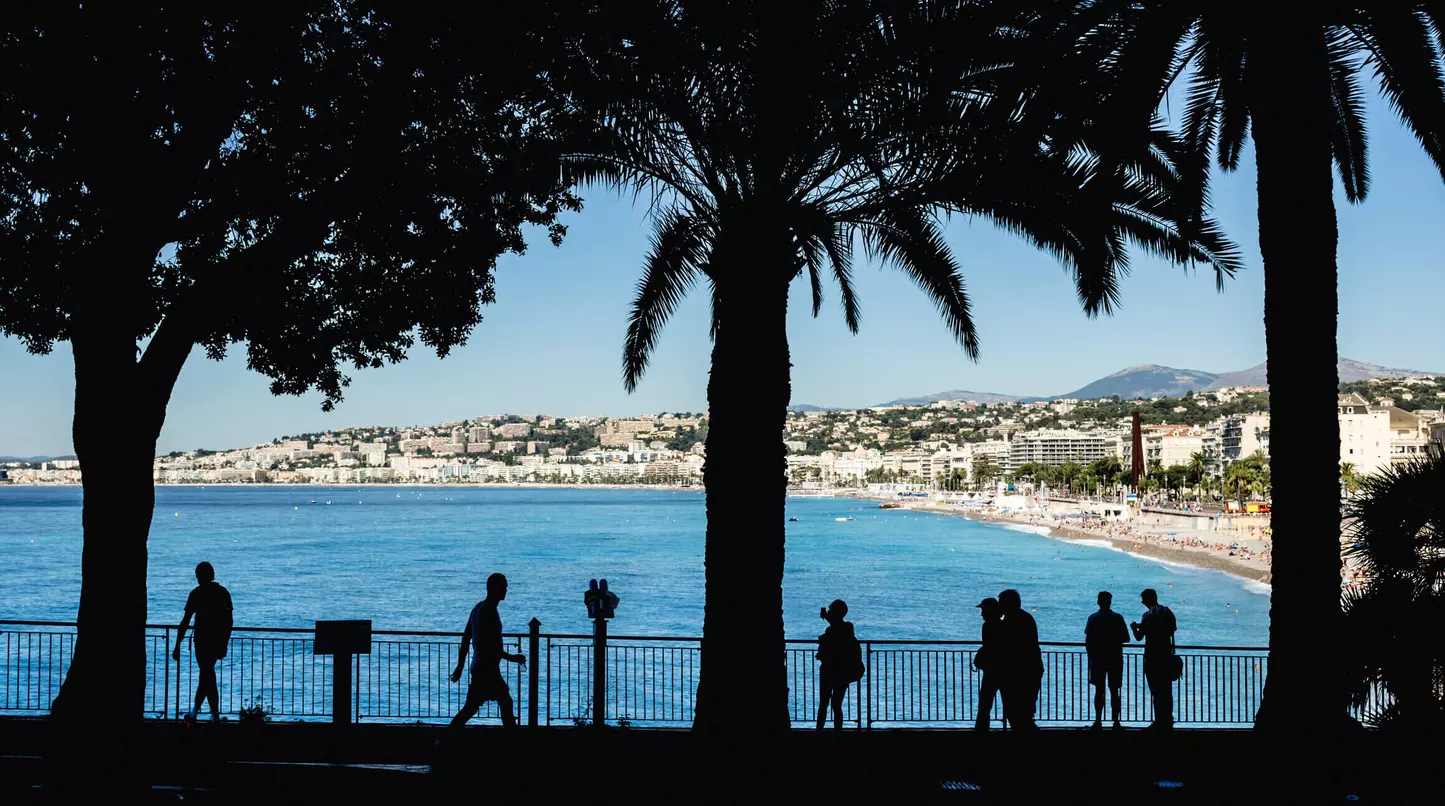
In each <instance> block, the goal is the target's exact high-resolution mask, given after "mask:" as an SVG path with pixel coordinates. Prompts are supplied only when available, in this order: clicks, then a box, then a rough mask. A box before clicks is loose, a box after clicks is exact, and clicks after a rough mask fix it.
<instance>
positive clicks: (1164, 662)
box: [1129, 588, 1179, 730]
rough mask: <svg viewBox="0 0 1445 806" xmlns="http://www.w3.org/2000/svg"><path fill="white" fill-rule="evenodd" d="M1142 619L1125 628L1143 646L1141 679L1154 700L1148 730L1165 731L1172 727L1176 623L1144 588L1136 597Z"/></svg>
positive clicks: (1155, 596) (1176, 674)
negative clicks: (1129, 628)
mask: <svg viewBox="0 0 1445 806" xmlns="http://www.w3.org/2000/svg"><path fill="white" fill-rule="evenodd" d="M1139 601H1141V602H1143V604H1144V607H1146V608H1148V609H1147V610H1145V611H1144V615H1143V616H1141V617H1140V619H1139V620H1138V621H1136V622H1134V623H1132V624H1130V625H1129V626H1130V627H1131V628H1133V630H1134V639H1135V640H1139V641H1143V642H1144V679H1145V680H1146V681H1148V683H1149V694H1150V696H1151V697H1153V698H1154V722H1153V724H1151V725H1150V726H1149V727H1151V728H1156V729H1160V730H1168V729H1170V728H1173V727H1174V681H1175V680H1177V679H1178V678H1179V674H1178V664H1177V663H1176V661H1175V658H1174V632H1175V630H1176V629H1177V628H1178V622H1177V621H1175V619H1174V611H1172V610H1170V609H1169V608H1167V607H1165V606H1164V605H1161V604H1159V594H1158V593H1157V592H1156V591H1155V590H1154V589H1153V588H1145V589H1144V591H1143V592H1142V593H1140V594H1139Z"/></svg>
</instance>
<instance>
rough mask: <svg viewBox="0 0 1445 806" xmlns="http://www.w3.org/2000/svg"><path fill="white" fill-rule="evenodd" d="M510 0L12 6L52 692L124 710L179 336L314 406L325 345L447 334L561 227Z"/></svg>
mask: <svg viewBox="0 0 1445 806" xmlns="http://www.w3.org/2000/svg"><path fill="white" fill-rule="evenodd" d="M507 9H509V10H506V11H497V13H496V14H495V15H494V16H493V17H492V18H491V19H490V20H489V24H488V26H485V27H479V26H475V25H471V24H466V25H464V26H462V28H463V29H464V32H456V31H453V30H451V29H450V28H449V27H448V26H447V25H446V24H444V21H443V22H439V21H437V20H433V19H421V18H418V17H414V16H411V13H410V12H408V11H407V10H406V7H403V6H401V5H399V4H398V5H397V6H395V7H392V6H390V4H385V7H374V6H367V5H363V4H360V3H357V2H352V0H338V1H337V2H331V3H322V2H295V3H286V4H269V3H249V4H235V5H217V4H209V3H204V4H170V3H165V4H162V3H153V2H147V3H140V4H135V3H127V4H123V5H122V4H107V3H85V4H74V3H71V4H57V3H51V4H34V5H31V6H27V7H25V8H24V9H17V10H15V13H14V14H12V15H11V17H10V23H11V24H10V25H9V26H8V28H7V32H6V34H5V36H4V37H3V38H0V75H3V76H4V79H3V84H0V334H3V335H6V336H13V337H16V338H18V339H20V340H22V341H23V342H24V343H25V345H26V347H27V348H28V349H29V350H30V351H32V352H35V353H42V354H43V353H49V352H50V351H51V350H52V349H53V348H54V347H55V345H56V343H57V342H62V341H65V342H69V343H70V352H71V354H72V355H73V356H74V362H75V385H76V391H75V415H74V437H75V449H76V454H77V455H78V456H79V457H80V458H81V459H82V461H83V462H84V464H85V468H86V472H85V475H84V487H85V506H84V515H83V524H84V531H85V551H84V554H83V559H82V571H83V585H82V588H81V596H80V605H79V613H78V617H77V620H78V622H79V628H78V631H79V639H78V642H77V645H76V652H75V656H74V661H73V663H72V664H71V666H70V670H69V673H68V675H67V676H66V679H65V683H64V686H63V688H62V689H61V691H60V694H59V696H58V697H57V698H56V700H55V703H54V708H53V711H54V714H55V715H56V716H57V717H58V718H61V719H74V720H89V721H92V722H93V723H94V724H95V725H97V726H99V728H98V730H99V729H100V728H107V727H114V726H116V725H119V724H122V723H127V724H129V723H130V722H131V721H132V720H137V719H139V718H140V716H141V707H142V702H143V695H144V691H145V658H144V656H143V654H142V648H143V646H144V640H143V634H144V629H145V623H146V559H147V556H146V541H147V536H148V531H149V526H150V520H151V515H152V510H153V509H154V501H155V499H154V490H153V487H152V484H151V465H152V460H153V458H154V456H155V444H156V439H157V436H158V435H159V433H160V430H161V427H162V424H163V423H164V421H165V416H166V406H167V402H168V400H169V398H170V395H171V389H172V387H173V386H174V384H175V382H176V379H177V377H178V376H179V374H180V372H181V369H182V367H183V366H184V365H185V363H186V361H187V359H188V358H189V357H190V355H191V353H192V352H193V351H194V350H195V349H196V348H197V347H200V348H203V350H204V352H205V354H206V355H207V356H209V357H210V358H214V359H219V358H221V357H222V356H224V355H225V353H226V350H227V347H228V346H229V345H231V344H234V343H240V342H243V343H245V345H246V347H245V349H246V352H247V358H248V363H249V365H250V366H251V368H252V369H255V370H256V371H258V372H261V373H263V374H264V375H266V376H267V377H269V378H270V379H271V381H272V385H271V388H272V391H273V392H274V393H276V394H282V393H286V394H300V393H302V392H305V391H307V390H311V389H315V390H318V391H320V392H321V393H322V394H323V395H324V396H325V404H324V406H323V407H324V408H326V409H330V408H331V407H332V406H334V405H335V404H336V403H337V402H338V401H340V400H341V397H342V391H343V389H344V388H345V387H346V385H347V378H346V376H345V375H344V374H343V366H344V365H346V364H350V365H353V366H355V367H358V368H360V367H379V366H382V365H384V364H386V363H389V362H396V361H400V360H402V359H403V358H404V357H405V356H406V353H407V350H408V349H409V348H410V347H412V346H413V344H414V342H415V341H416V340H417V339H418V338H419V339H420V341H421V342H422V343H424V344H426V345H427V346H429V347H431V348H433V349H434V350H436V352H437V353H438V354H439V355H443V356H444V355H446V354H447V352H448V351H449V350H450V349H451V348H453V347H455V346H457V345H459V344H462V343H463V342H464V341H465V339H466V336H467V334H468V333H469V331H470V330H471V328H472V327H473V326H474V325H476V323H477V322H478V321H479V319H480V315H479V306H480V305H481V304H482V303H487V302H490V301H492V296H493V286H492V268H493V266H494V264H495V261H496V258H497V256H498V255H500V254H501V253H503V252H521V251H522V250H523V249H524V247H525V244H524V241H523V237H522V228H523V227H524V226H526V225H529V224H530V225H540V226H543V227H548V228H550V234H551V236H552V238H553V240H554V241H555V240H557V239H559V238H560V237H561V235H562V229H561V227H560V226H559V225H557V224H556V223H555V218H556V216H557V214H558V213H559V212H560V211H562V210H564V209H575V208H577V207H578V206H579V204H578V201H577V199H576V198H575V197H574V196H572V195H570V194H569V193H568V192H567V191H566V190H565V188H564V186H563V185H562V183H561V178H560V172H559V167H558V166H559V162H558V155H559V154H560V153H561V150H562V148H563V145H562V143H561V142H560V141H559V140H560V138H559V131H560V130H559V129H558V128H557V127H558V126H559V125H560V124H561V123H562V121H563V119H562V118H559V117H557V115H556V112H555V111H554V110H555V109H556V104H554V103H551V102H550V100H549V99H550V98H551V97H552V96H553V93H552V91H551V89H550V87H549V85H548V83H547V81H546V80H544V73H543V72H542V71H540V70H539V68H538V61H539V58H540V55H541V54H540V50H539V48H540V40H539V38H538V37H535V36H533V35H531V34H530V33H529V31H531V30H532V29H531V28H530V27H528V26H529V25H530V21H529V20H527V19H525V17H524V16H522V15H525V14H526V13H527V7H526V5H525V4H519V5H516V6H507ZM418 13H419V12H418ZM502 54H504V55H502ZM172 571H175V569H172ZM78 755H81V756H86V754H78Z"/></svg>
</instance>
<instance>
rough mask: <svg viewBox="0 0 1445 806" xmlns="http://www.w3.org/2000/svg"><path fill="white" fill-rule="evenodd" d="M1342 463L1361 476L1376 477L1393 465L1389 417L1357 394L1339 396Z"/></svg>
mask: <svg viewBox="0 0 1445 806" xmlns="http://www.w3.org/2000/svg"><path fill="white" fill-rule="evenodd" d="M1338 411H1339V418H1340V461H1341V462H1349V463H1350V464H1352V465H1354V466H1355V472H1356V473H1359V474H1361V475H1366V474H1369V473H1377V472H1379V471H1381V470H1383V469H1385V468H1386V467H1389V465H1390V438H1391V432H1390V413H1389V411H1388V410H1387V409H1384V408H1374V407H1371V406H1370V401H1368V400H1366V399H1365V398H1364V396H1363V395H1360V394H1359V393H1358V392H1351V393H1350V394H1348V395H1339V396H1338Z"/></svg>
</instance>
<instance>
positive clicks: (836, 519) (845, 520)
mask: <svg viewBox="0 0 1445 806" xmlns="http://www.w3.org/2000/svg"><path fill="white" fill-rule="evenodd" d="M833 520H835V521H837V522H839V523H845V522H847V521H851V520H853V516H852V515H849V516H848V517H846V518H834V519H833Z"/></svg>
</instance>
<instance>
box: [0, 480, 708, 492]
mask: <svg viewBox="0 0 1445 806" xmlns="http://www.w3.org/2000/svg"><path fill="white" fill-rule="evenodd" d="M83 486H84V485H82V484H79V483H72V482H56V483H45V484H0V490H4V489H7V488H14V489H17V490H18V489H30V488H36V487H83ZM152 486H154V487H155V489H157V490H163V489H165V488H167V487H271V488H275V489H278V490H287V489H292V490H294V489H298V488H302V487H315V488H325V489H342V488H344V489H350V488H353V487H355V488H356V489H359V490H372V489H375V490H385V489H387V488H392V487H396V488H413V487H426V488H430V489H437V490H455V489H494V488H495V489H511V488H516V489H527V490H534V489H535V490H542V489H558V490H652V491H654V492H655V491H658V490H669V491H676V492H699V493H700V492H703V491H704V489H705V488H704V487H703V486H702V485H700V484H695V485H689V486H683V485H680V484H552V483H549V482H544V481H519V482H515V483H514V482H510V481H498V482H466V483H462V482H435V481H385V482H372V483H364V484H337V483H334V482H305V483H295V484H292V483H290V482H275V481H204V482H203V481H173V482H165V483H158V484H154V485H152Z"/></svg>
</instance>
